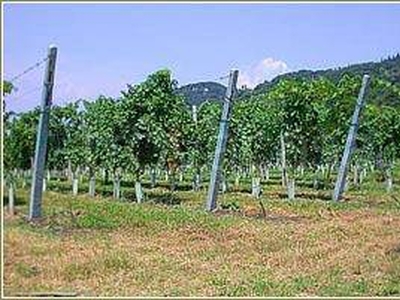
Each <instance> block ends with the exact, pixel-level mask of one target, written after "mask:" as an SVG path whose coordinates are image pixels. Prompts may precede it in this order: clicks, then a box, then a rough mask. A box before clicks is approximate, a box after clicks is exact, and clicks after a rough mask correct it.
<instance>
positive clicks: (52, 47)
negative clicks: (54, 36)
mask: <svg viewBox="0 0 400 300" xmlns="http://www.w3.org/2000/svg"><path fill="white" fill-rule="evenodd" d="M49 49H50V50H53V49H57V46H56V45H55V44H50V45H49Z"/></svg>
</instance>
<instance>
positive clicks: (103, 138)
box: [4, 70, 400, 202]
mask: <svg viewBox="0 0 400 300" xmlns="http://www.w3.org/2000/svg"><path fill="white" fill-rule="evenodd" d="M360 85H361V78H359V77H352V76H347V75H345V76H343V77H342V79H341V80H340V82H339V83H338V84H334V83H332V82H330V81H329V80H326V79H318V80H313V81H300V80H283V81H281V82H280V83H278V84H277V85H276V86H275V87H273V88H272V89H271V90H269V91H268V92H267V93H265V94H262V95H257V96H252V97H247V98H246V99H238V100H237V101H235V103H234V105H233V109H232V113H231V119H230V124H229V137H228V143H227V149H226V153H225V159H224V165H223V172H222V174H223V178H227V177H230V178H231V177H234V178H235V181H236V182H237V183H238V182H239V181H240V180H241V179H242V178H243V177H246V176H250V177H251V178H252V181H253V183H252V187H253V191H252V193H253V195H254V196H256V197H258V196H259V194H260V182H261V178H263V179H268V177H269V172H270V169H271V168H278V167H279V170H281V172H282V184H283V185H287V183H288V182H289V181H290V182H294V179H295V178H296V179H299V178H302V177H304V176H305V175H304V174H305V173H307V174H312V177H313V181H314V186H315V187H318V186H319V185H320V183H321V184H323V185H325V186H326V187H327V188H331V180H332V175H333V174H334V173H335V172H336V170H337V167H338V163H339V162H340V158H341V155H342V153H343V149H344V144H345V140H346V135H347V132H348V129H349V125H350V118H351V115H352V113H353V110H354V106H355V103H356V97H357V94H358V91H359V89H360ZM176 87H177V82H176V81H175V80H173V79H172V78H171V74H170V72H169V71H167V70H161V71H158V72H156V73H154V74H151V75H150V76H149V77H148V78H147V80H146V81H144V82H142V83H140V84H137V85H133V86H131V85H128V87H127V89H126V90H125V91H122V95H121V97H120V98H118V99H112V98H109V97H105V96H100V97H99V98H98V99H96V100H95V101H87V100H78V101H76V102H74V103H70V104H68V105H66V106H62V107H58V106H54V107H52V108H51V117H50V135H49V142H48V147H47V170H51V172H53V173H54V174H64V175H67V176H70V177H71V180H72V182H73V189H74V191H76V193H77V191H78V182H79V181H78V178H79V177H80V176H82V174H84V175H85V176H86V177H87V178H88V179H89V194H90V195H94V194H95V182H96V179H97V180H98V179H100V178H101V179H102V180H104V179H105V181H108V178H110V179H111V180H113V183H114V192H113V195H114V197H115V198H119V197H120V186H121V180H126V179H127V178H129V180H132V182H134V183H135V196H136V200H137V201H138V202H141V201H142V200H143V197H144V195H143V189H142V182H143V176H144V174H145V173H146V174H147V175H148V176H149V178H150V182H151V186H155V182H156V180H157V177H158V178H159V177H160V174H161V172H165V173H163V176H164V175H165V176H166V178H165V179H167V180H168V181H169V182H170V189H171V190H174V189H175V188H176V182H177V180H178V178H179V177H181V176H183V174H185V175H186V176H187V174H190V176H191V178H193V189H194V190H199V189H200V187H201V185H202V182H204V178H205V177H208V173H209V171H210V167H211V162H212V159H213V155H214V150H215V145H216V139H217V133H218V126H219V120H220V115H221V108H222V107H221V104H220V103H216V102H206V103H204V104H202V105H201V106H200V107H198V108H197V112H198V113H196V116H194V115H192V111H191V108H190V107H188V106H187V104H186V103H185V99H183V98H182V96H179V95H177V94H176V93H175V90H176ZM388 94H390V95H391V96H392V97H397V98H400V90H399V89H398V88H397V87H396V86H392V85H390V84H387V83H386V82H383V81H380V80H375V79H373V80H372V83H371V87H370V90H369V93H368V98H367V105H366V107H365V108H364V110H363V112H362V116H361V120H360V126H359V130H358V136H357V141H356V145H355V146H356V150H355V152H354V154H353V160H352V166H351V169H352V178H353V181H354V182H355V183H356V184H357V182H360V181H362V180H363V178H365V177H366V176H367V175H368V172H370V171H371V170H378V171H379V172H380V173H381V175H382V177H383V179H384V181H385V182H386V186H387V189H388V190H390V189H391V188H392V185H393V175H392V170H393V168H394V165H395V163H396V161H397V160H398V159H399V158H400V108H399V107H390V106H380V105H378V104H373V103H379V97H382V95H385V97H387V95H388ZM39 115H40V110H39V109H38V108H37V109H35V110H33V111H29V112H25V113H21V114H18V115H14V114H11V113H9V114H6V115H5V122H4V124H5V131H4V132H5V142H4V165H5V171H6V180H7V182H8V184H9V185H12V184H13V182H14V181H15V178H16V177H17V176H18V174H21V173H23V172H26V171H29V170H30V169H31V166H32V160H33V157H34V148H35V142H36V130H37V124H38V119H39ZM307 176H309V175H307ZM222 182H223V186H224V183H226V180H224V179H223V181H222ZM224 188H225V189H226V186H225V187H224ZM74 193H75V192H74ZM289 197H290V198H293V195H289Z"/></svg>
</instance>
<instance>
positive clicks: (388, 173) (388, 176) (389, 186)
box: [385, 168, 393, 193]
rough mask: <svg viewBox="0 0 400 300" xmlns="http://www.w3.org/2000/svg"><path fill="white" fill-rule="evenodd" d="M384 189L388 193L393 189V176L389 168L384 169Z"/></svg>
mask: <svg viewBox="0 0 400 300" xmlns="http://www.w3.org/2000/svg"><path fill="white" fill-rule="evenodd" d="M385 174H386V191H387V192H388V193H390V192H391V191H392V189H393V176H392V170H391V168H387V169H386V172H385Z"/></svg>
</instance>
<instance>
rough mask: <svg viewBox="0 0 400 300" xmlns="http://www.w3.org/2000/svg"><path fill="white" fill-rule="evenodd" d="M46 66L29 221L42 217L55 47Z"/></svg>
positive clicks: (50, 50) (51, 48) (49, 52)
mask: <svg viewBox="0 0 400 300" xmlns="http://www.w3.org/2000/svg"><path fill="white" fill-rule="evenodd" d="M47 58H48V59H47V65H46V70H45V76H44V81H43V92H42V103H41V113H40V119H39V126H38V131H37V138H36V148H35V160H34V165H33V177H32V189H31V198H30V206H29V220H34V219H36V218H40V217H41V215H42V191H43V176H44V168H45V160H46V151H47V139H48V135H49V117H50V107H51V102H52V98H53V85H54V73H55V67H56V58H57V47H56V46H54V45H51V46H50V47H49V50H48V57H47Z"/></svg>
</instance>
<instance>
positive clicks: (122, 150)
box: [3, 70, 400, 296]
mask: <svg viewBox="0 0 400 300" xmlns="http://www.w3.org/2000/svg"><path fill="white" fill-rule="evenodd" d="M361 83H362V78H361V77H360V76H355V75H351V74H345V75H344V76H342V77H341V78H340V80H339V81H338V82H337V83H336V82H333V81H331V80H329V79H326V78H320V79H314V80H313V79H310V80H305V79H297V78H296V79H295V78H293V79H290V78H288V79H283V80H281V81H280V82H278V83H277V84H276V85H275V86H273V87H272V88H271V89H269V90H268V91H265V92H263V93H257V94H251V93H250V94H247V95H245V96H243V97H238V98H236V99H235V100H233V106H232V111H231V114H230V118H229V129H228V138H227V141H226V142H227V144H226V151H225V155H224V158H223V161H222V166H221V177H220V179H221V180H220V186H219V200H218V206H217V209H215V210H213V211H212V212H207V211H206V209H205V204H206V193H207V190H208V188H209V182H210V174H211V167H212V162H213V159H214V153H215V147H216V144H217V140H218V127H219V124H220V119H221V113H222V104H221V103H220V102H217V101H213V99H210V101H205V102H202V103H201V104H200V105H197V106H190V105H188V104H187V99H185V98H184V97H183V96H182V95H180V94H179V93H177V92H176V90H177V88H178V82H177V81H176V80H175V79H173V78H172V75H171V73H170V71H168V70H160V71H158V72H155V73H153V74H151V75H149V76H148V78H147V79H146V80H145V81H143V82H142V83H139V84H135V85H128V86H127V88H126V89H125V90H124V91H122V92H121V96H120V97H119V98H116V99H114V98H110V97H107V96H103V95H102V96H99V97H98V98H97V99H79V100H77V101H75V102H71V103H69V104H67V105H65V106H53V107H51V111H50V119H49V136H48V144H47V152H46V171H45V177H44V178H43V191H44V199H43V217H42V218H41V219H40V220H39V221H38V222H27V221H26V220H25V216H26V215H27V211H28V206H29V203H28V202H29V201H28V200H29V188H30V186H31V184H32V167H33V161H34V155H35V141H36V133H37V124H38V122H39V118H40V114H41V108H37V109H35V110H32V111H28V112H23V113H19V114H13V113H6V114H5V115H4V121H3V124H4V152H3V153H4V179H5V180H4V187H5V189H4V190H5V194H4V204H7V203H9V202H10V201H9V200H10V199H12V202H13V203H15V207H12V208H11V206H10V210H11V211H9V212H6V210H5V213H6V215H5V216H6V217H5V221H6V228H5V274H6V278H5V288H6V292H8V293H9V294H14V295H15V294H16V293H17V292H21V291H23V292H27V293H28V292H43V291H73V292H76V293H77V295H84V296H95V295H100V296H115V295H118V296H124V295H130V296H132V295H141V296H142V295H156V296H187V295H197V296H198V295H203V296H206V295H207V296H268V295H275V296H313V295H320V296H326V295H329V296H332V295H335V296H339V295H356V296H357V295H361V296H388V295H399V294H400V285H399V278H400V269H399V265H400V264H399V263H400V256H399V252H400V250H399V247H400V246H399V241H398V236H399V234H400V232H399V228H400V227H399V225H400V215H399V208H400V188H399V184H400V166H399V162H400V107H399V106H395V105H382V104H381V101H379V99H381V98H385V99H392V101H391V102H392V103H396V101H397V102H398V99H400V88H399V87H398V85H396V84H392V83H389V82H387V81H385V80H382V79H379V78H376V77H372V78H371V82H370V84H369V88H368V91H367V93H366V100H365V102H366V105H365V106H364V107H363V109H362V112H361V115H360V120H359V124H358V128H357V129H358V131H357V135H356V140H355V144H354V145H353V146H354V151H353V153H352V156H351V161H350V164H349V167H348V174H347V177H346V184H345V191H344V194H343V197H342V198H341V199H340V201H338V202H336V201H332V193H333V189H334V186H335V181H336V178H337V175H338V168H339V165H340V162H341V158H342V155H343V152H344V150H345V144H346V138H347V135H348V132H349V128H350V126H351V125H352V124H351V117H352V114H353V111H354V108H355V105H356V99H357V95H358V93H359V90H360V88H361ZM10 212H11V213H10ZM24 243H27V246H26V247H25V246H24V247H21V245H23V244H24Z"/></svg>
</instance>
